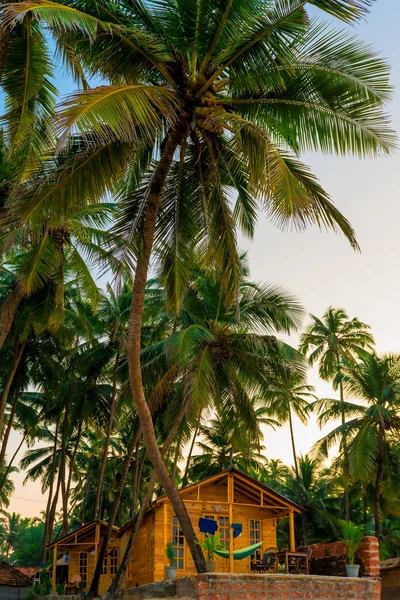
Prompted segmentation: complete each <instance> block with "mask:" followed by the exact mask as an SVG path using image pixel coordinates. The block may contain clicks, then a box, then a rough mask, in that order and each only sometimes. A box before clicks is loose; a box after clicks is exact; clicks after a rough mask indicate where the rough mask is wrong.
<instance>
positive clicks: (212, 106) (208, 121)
mask: <svg viewBox="0 0 400 600" xmlns="http://www.w3.org/2000/svg"><path fill="white" fill-rule="evenodd" d="M205 82H206V78H205V77H204V75H201V74H198V75H197V76H196V78H195V80H194V81H193V83H192V85H191V87H190V89H189V90H188V91H187V92H186V97H187V99H188V100H189V101H190V103H191V104H194V105H195V107H194V114H195V115H196V125H197V127H200V128H201V129H205V130H206V131H210V132H211V133H216V134H217V135H222V134H223V133H224V126H223V125H222V123H221V119H220V118H219V117H221V115H222V114H224V113H225V112H226V111H225V109H224V108H223V107H222V106H220V105H217V99H216V97H215V95H216V94H217V92H218V87H217V86H216V85H214V84H212V85H211V86H210V88H209V90H207V91H206V92H204V94H203V95H202V96H201V97H200V98H198V97H197V92H198V91H199V90H200V89H201V88H202V86H203V85H204V84H205Z"/></svg>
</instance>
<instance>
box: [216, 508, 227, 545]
mask: <svg viewBox="0 0 400 600" xmlns="http://www.w3.org/2000/svg"><path fill="white" fill-rule="evenodd" d="M218 525H219V527H218V532H217V533H220V534H221V543H222V544H223V545H224V546H225V548H226V549H227V550H229V517H222V516H221V515H220V516H219V517H218Z"/></svg>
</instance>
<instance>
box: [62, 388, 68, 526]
mask: <svg viewBox="0 0 400 600" xmlns="http://www.w3.org/2000/svg"><path fill="white" fill-rule="evenodd" d="M69 405H70V390H68V392H67V399H66V403H65V411H64V419H63V426H62V433H61V462H60V475H61V499H62V514H63V519H62V523H63V525H62V534H63V536H64V535H67V533H68V495H67V482H66V478H67V438H68V419H69Z"/></svg>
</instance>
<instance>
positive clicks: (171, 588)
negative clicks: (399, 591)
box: [121, 573, 381, 600]
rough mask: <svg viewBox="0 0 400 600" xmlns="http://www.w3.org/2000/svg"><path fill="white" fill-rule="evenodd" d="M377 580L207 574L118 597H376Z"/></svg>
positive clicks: (323, 599) (129, 599) (265, 599)
mask: <svg viewBox="0 0 400 600" xmlns="http://www.w3.org/2000/svg"><path fill="white" fill-rule="evenodd" d="M380 595H381V583H380V581H376V580H373V579H361V578H359V579H347V578H346V577H317V576H314V577H310V576H309V575H250V574H238V573H236V574H226V575H225V574H218V573H213V574H207V575H196V576H193V577H182V578H180V579H176V580H174V581H168V582H158V583H156V584H154V583H150V584H148V585H141V586H139V587H136V588H131V589H130V590H125V591H124V592H122V594H121V600H148V599H154V598H173V599H174V600H178V599H182V600H296V599H297V600H311V599H312V600H327V599H328V598H329V600H350V599H351V600H380Z"/></svg>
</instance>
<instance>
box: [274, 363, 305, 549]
mask: <svg viewBox="0 0 400 600" xmlns="http://www.w3.org/2000/svg"><path fill="white" fill-rule="evenodd" d="M268 391H269V394H270V400H269V402H268V407H269V408H270V410H271V414H273V415H274V417H275V418H276V419H277V421H278V422H279V423H280V424H281V425H283V424H284V423H289V431H290V441H291V445H292V452H293V465H294V472H295V475H296V484H297V491H298V502H299V503H300V505H301V506H304V497H303V492H302V485H301V480H300V473H299V465H298V457H297V451H296V442H295V437H294V429H293V415H296V417H297V418H298V419H300V421H301V422H302V423H303V424H306V423H307V421H308V417H309V414H310V411H311V405H310V400H315V398H316V397H315V395H314V388H313V386H311V385H308V384H307V378H306V373H305V371H304V367H303V365H302V364H301V362H300V361H297V362H296V363H295V362H294V363H293V365H289V368H288V369H287V370H286V371H284V370H283V371H282V372H280V373H279V374H278V376H277V377H272V378H271V380H270V382H269V387H268ZM301 517H302V529H303V544H304V545H305V546H306V545H307V518H306V513H305V511H303V512H302V514H301Z"/></svg>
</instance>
